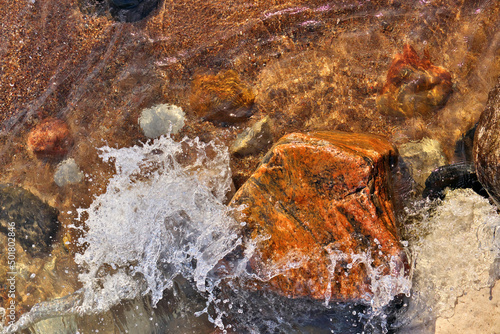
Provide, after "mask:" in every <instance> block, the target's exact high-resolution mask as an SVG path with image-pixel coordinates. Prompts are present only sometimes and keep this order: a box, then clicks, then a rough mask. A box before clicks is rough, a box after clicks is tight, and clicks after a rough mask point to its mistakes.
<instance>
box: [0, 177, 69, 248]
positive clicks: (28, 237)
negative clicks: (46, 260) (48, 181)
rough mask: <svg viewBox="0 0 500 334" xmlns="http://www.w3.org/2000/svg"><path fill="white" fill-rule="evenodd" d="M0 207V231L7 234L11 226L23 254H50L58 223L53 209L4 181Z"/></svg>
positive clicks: (29, 193)
mask: <svg viewBox="0 0 500 334" xmlns="http://www.w3.org/2000/svg"><path fill="white" fill-rule="evenodd" d="M0 208H1V210H0V232H2V233H4V234H6V235H8V233H9V232H10V231H11V230H9V227H12V226H14V231H15V240H16V242H19V243H20V244H21V246H22V247H23V249H24V250H25V251H26V252H27V253H29V254H30V255H31V256H43V255H46V254H48V253H50V251H51V247H50V246H51V244H52V242H53V241H54V239H55V237H56V234H57V231H58V229H59V226H60V224H59V221H58V219H57V217H58V214H59V212H58V211H57V209H55V208H53V207H51V206H49V205H48V204H47V203H45V202H44V201H42V200H41V199H40V198H38V197H37V196H35V195H34V194H32V193H31V192H30V191H28V190H25V189H23V188H20V187H15V186H12V185H7V184H0ZM12 223H14V224H13V225H11V224H12Z"/></svg>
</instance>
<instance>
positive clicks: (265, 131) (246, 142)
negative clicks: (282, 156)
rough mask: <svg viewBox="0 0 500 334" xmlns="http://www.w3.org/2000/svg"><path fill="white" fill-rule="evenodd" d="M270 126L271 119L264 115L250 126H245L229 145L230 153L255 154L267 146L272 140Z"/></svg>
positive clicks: (240, 154)
mask: <svg viewBox="0 0 500 334" xmlns="http://www.w3.org/2000/svg"><path fill="white" fill-rule="evenodd" d="M271 126H272V122H271V119H270V118H269V116H266V117H264V118H263V119H261V120H260V121H258V122H257V123H255V124H254V125H253V126H252V127H250V128H247V129H246V130H245V131H243V132H242V133H241V134H239V135H238V137H237V138H236V140H235V142H234V143H233V145H231V148H230V151H231V153H232V154H236V155H239V156H245V155H251V154H257V153H259V152H263V151H264V150H265V149H267V148H269V147H270V146H271V143H272V142H273V135H272V133H271Z"/></svg>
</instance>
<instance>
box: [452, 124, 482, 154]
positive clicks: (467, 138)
mask: <svg viewBox="0 0 500 334" xmlns="http://www.w3.org/2000/svg"><path fill="white" fill-rule="evenodd" d="M476 128H477V123H476V124H475V125H474V127H473V128H472V129H470V130H468V131H467V132H466V133H465V134H464V135H462V137H461V138H460V139H459V140H458V141H457V143H456V145H455V159H456V160H457V161H463V162H470V163H472V162H473V161H474V156H473V149H474V135H475V133H476Z"/></svg>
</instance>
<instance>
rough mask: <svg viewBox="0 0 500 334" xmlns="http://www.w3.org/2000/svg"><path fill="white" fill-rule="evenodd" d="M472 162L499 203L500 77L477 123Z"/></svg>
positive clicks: (478, 175) (487, 189)
mask: <svg viewBox="0 0 500 334" xmlns="http://www.w3.org/2000/svg"><path fill="white" fill-rule="evenodd" d="M474 164H475V166H476V173H477V178H478V179H479V181H480V182H481V184H482V185H483V187H484V188H485V189H486V191H487V192H488V194H489V195H490V196H491V198H492V199H493V200H494V201H495V202H496V204H497V206H498V205H500V77H499V78H498V82H497V84H496V86H495V88H494V89H493V90H492V91H491V92H490V93H489V96H488V103H487V105H486V109H485V110H484V111H483V113H482V114H481V117H480V118H479V122H478V124H477V129H476V133H475V136H474Z"/></svg>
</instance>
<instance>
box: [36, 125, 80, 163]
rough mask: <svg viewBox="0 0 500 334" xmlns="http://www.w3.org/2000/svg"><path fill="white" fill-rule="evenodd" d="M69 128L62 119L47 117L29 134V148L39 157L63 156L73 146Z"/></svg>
mask: <svg viewBox="0 0 500 334" xmlns="http://www.w3.org/2000/svg"><path fill="white" fill-rule="evenodd" d="M71 144H72V139H71V136H70V133H69V128H68V126H67V125H66V123H65V122H63V121H62V120H60V119H53V118H50V119H46V120H44V121H43V122H41V123H40V124H38V125H37V126H36V127H35V128H34V129H33V130H31V132H30V133H29V135H28V149H29V150H30V151H31V152H33V153H35V155H36V156H38V157H42V158H43V157H63V156H64V155H65V154H66V153H68V150H69V148H70V147H71Z"/></svg>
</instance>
